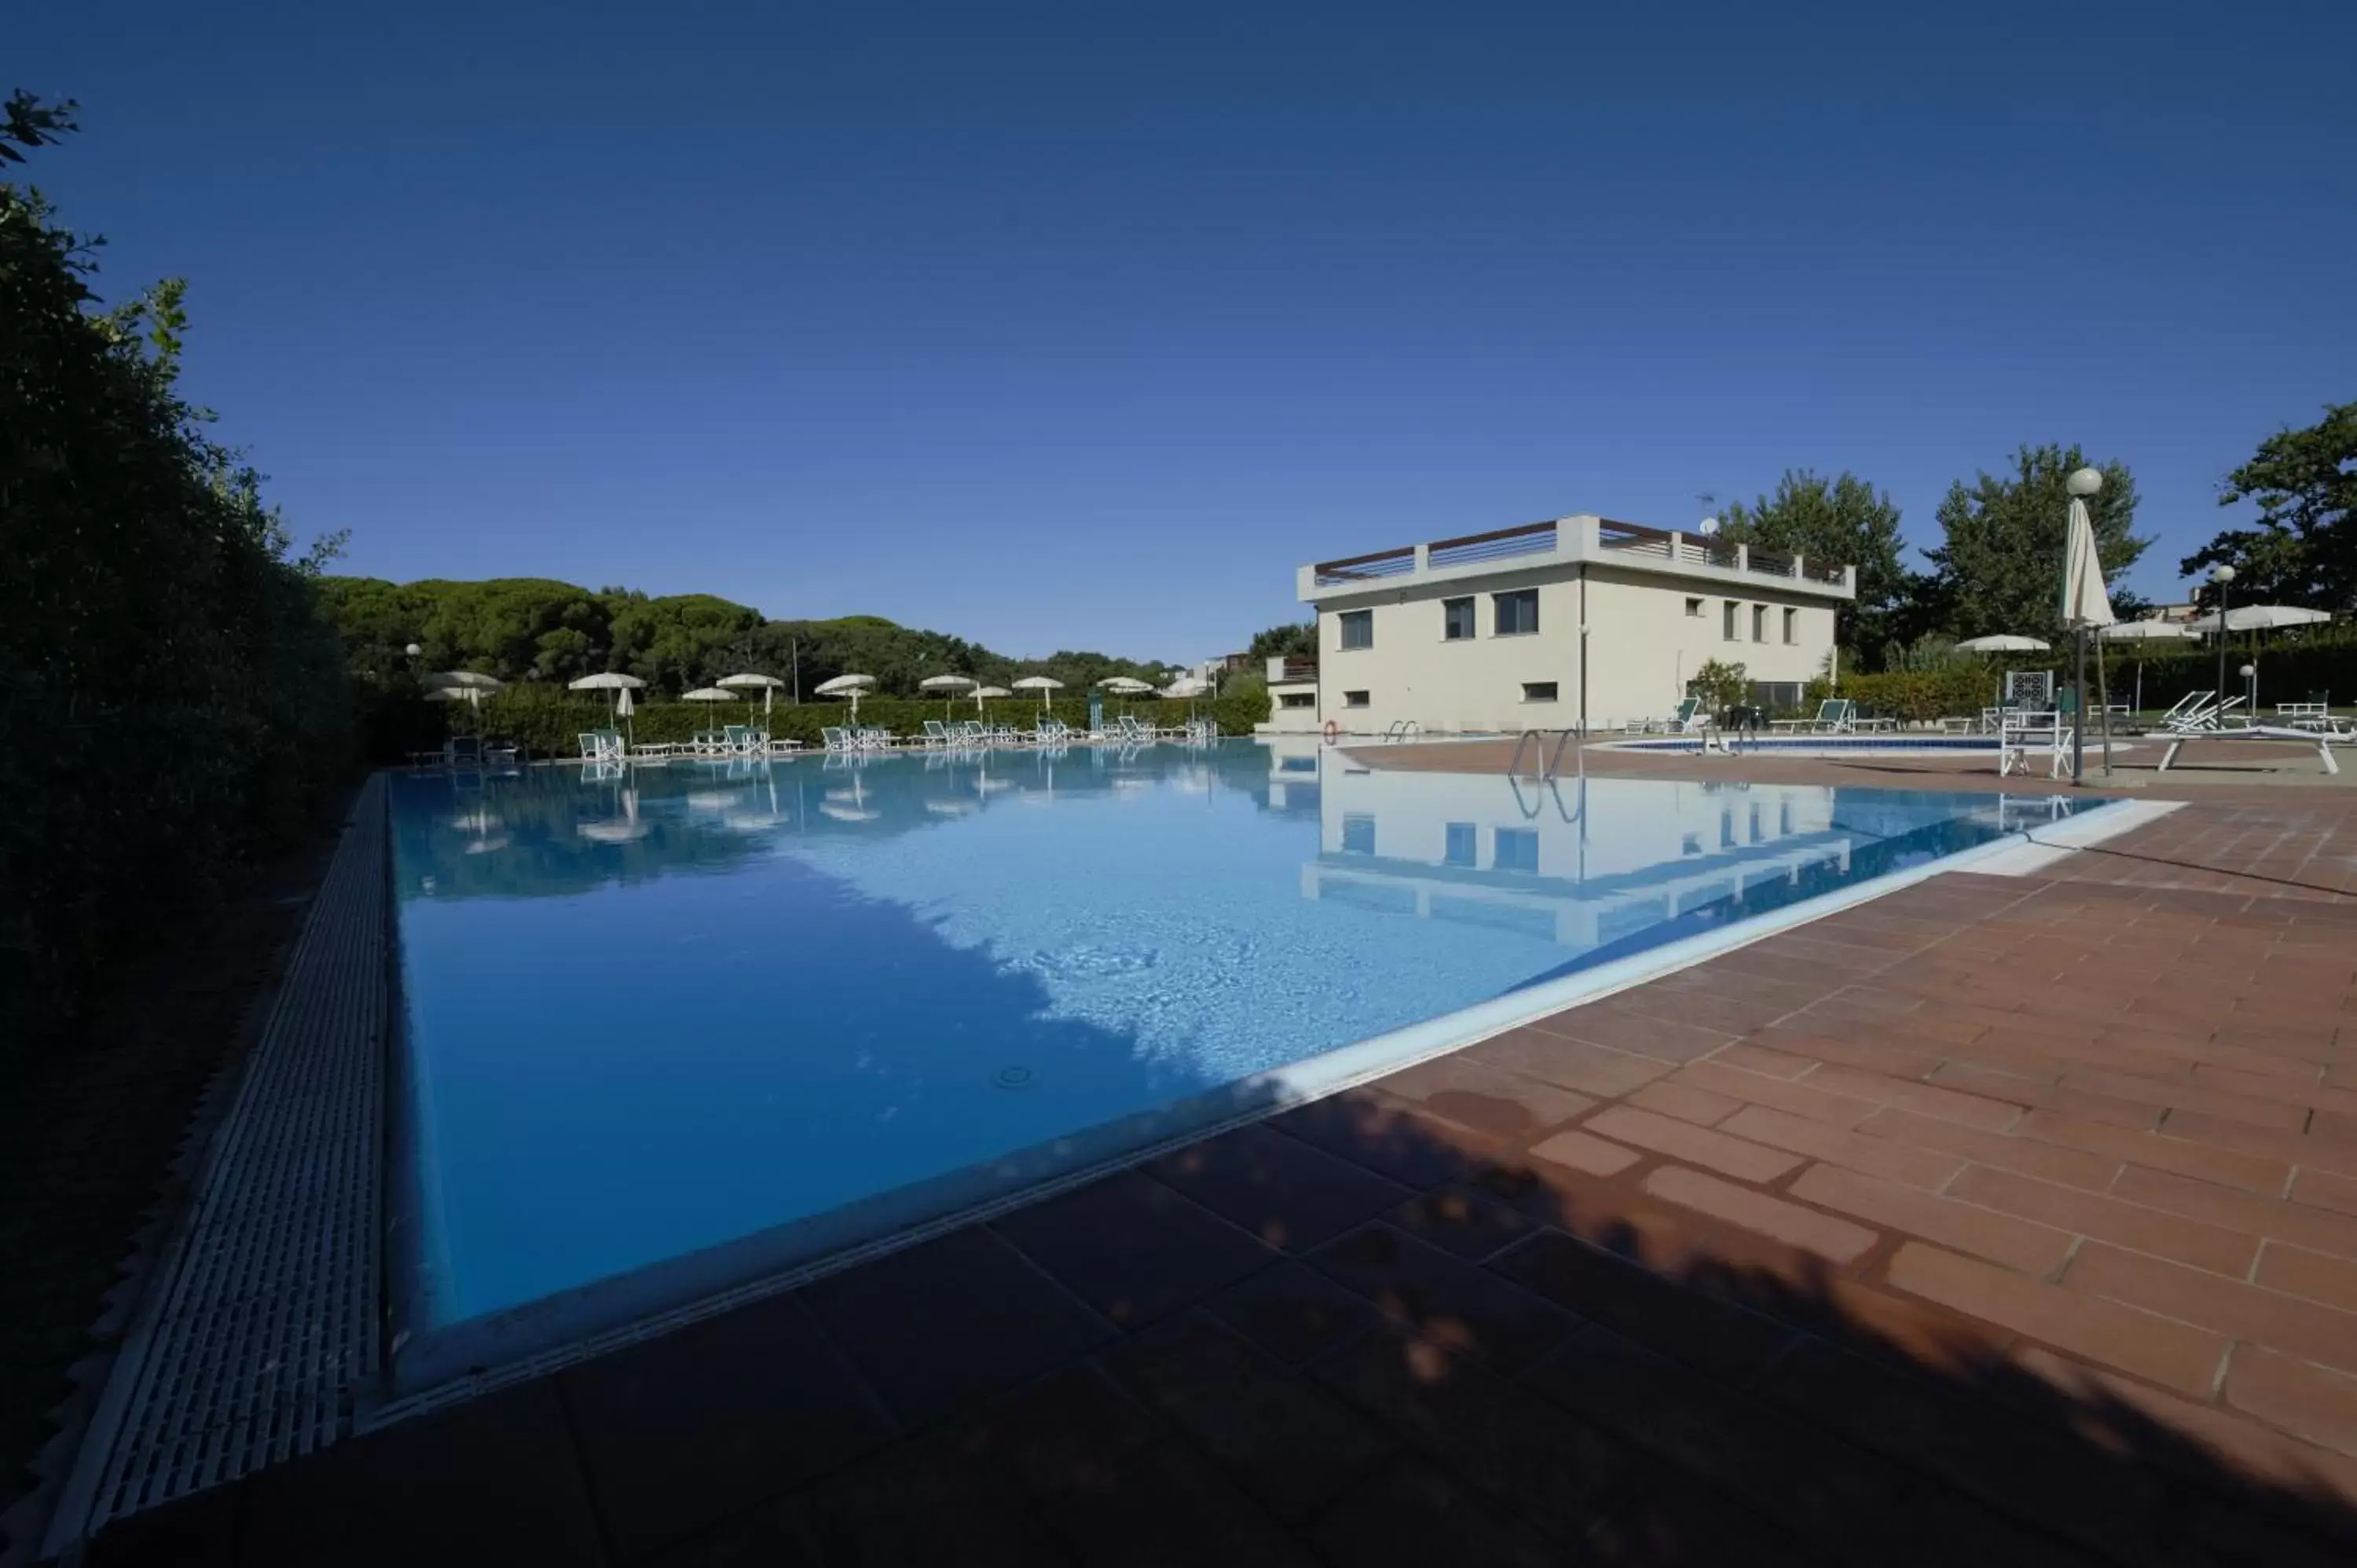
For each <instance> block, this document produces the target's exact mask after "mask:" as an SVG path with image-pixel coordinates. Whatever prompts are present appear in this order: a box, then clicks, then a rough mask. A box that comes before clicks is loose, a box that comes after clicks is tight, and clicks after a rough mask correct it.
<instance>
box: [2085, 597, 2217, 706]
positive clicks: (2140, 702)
mask: <svg viewBox="0 0 2357 1568" xmlns="http://www.w3.org/2000/svg"><path fill="white" fill-rule="evenodd" d="M2096 636H2097V637H2098V639H2101V640H2102V641H2104V642H2133V643H2135V644H2136V712H2138V713H2142V712H2144V645H2145V644H2146V643H2147V642H2191V641H2192V640H2193V639H2194V634H2193V633H2192V632H2190V631H2188V630H2186V629H2185V628H2183V627H2182V626H2180V625H2179V624H2178V623H2177V622H2175V621H2173V620H2115V621H2114V622H2113V623H2112V624H2111V625H2109V626H2107V627H2105V628H2104V629H2103V630H2102V631H2100V632H2098V633H2097V634H2096Z"/></svg>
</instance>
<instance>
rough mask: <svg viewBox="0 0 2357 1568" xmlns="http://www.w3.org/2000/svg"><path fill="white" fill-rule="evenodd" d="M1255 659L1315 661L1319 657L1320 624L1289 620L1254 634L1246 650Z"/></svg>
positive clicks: (1310, 621) (1312, 621)
mask: <svg viewBox="0 0 2357 1568" xmlns="http://www.w3.org/2000/svg"><path fill="white" fill-rule="evenodd" d="M1244 651H1245V653H1246V654H1247V655H1249V656H1250V657H1252V658H1254V659H1315V658H1316V657H1318V623H1317V622H1316V621H1314V620H1289V621H1286V622H1284V623H1282V624H1281V625H1277V626H1272V627H1269V628H1265V629H1264V630H1261V631H1256V632H1254V633H1253V639H1252V645H1251V646H1250V647H1248V648H1247V649H1245V650H1244Z"/></svg>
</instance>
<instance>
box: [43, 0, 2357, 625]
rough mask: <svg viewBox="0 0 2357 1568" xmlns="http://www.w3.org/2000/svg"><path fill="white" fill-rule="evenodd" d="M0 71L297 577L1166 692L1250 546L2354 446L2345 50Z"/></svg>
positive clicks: (2179, 485)
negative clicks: (382, 584) (938, 653)
mask: <svg viewBox="0 0 2357 1568" xmlns="http://www.w3.org/2000/svg"><path fill="white" fill-rule="evenodd" d="M6 31H7V34H8V42H9V45H10V48H8V50H7V54H6V60H5V72H0V78H5V80H0V87H5V86H9V85H21V86H25V87H27V88H31V89H34V90H36V91H43V92H46V93H53V94H59V95H66V96H71V97H75V98H78V99H80V100H81V105H82V113H81V119H82V122H83V124H84V126H85V130H84V134H82V135H81V136H80V137H78V138H76V139H75V140H74V141H73V142H72V143H71V144H70V145H68V146H67V147H65V148H63V149H59V150H56V151H53V152H50V153H47V154H44V155H42V156H40V157H39V160H38V164H37V165H36V166H35V170H34V173H35V177H37V178H38V181H39V182H40V183H41V184H42V185H43V186H44V187H45V188H48V190H49V192H50V193H51V195H52V196H53V197H54V198H56V199H58V200H59V203H60V204H61V206H62V207H63V209H64V210H65V212H66V214H67V215H68V217H69V218H70V220H73V221H74V222H75V223H77V224H78V225H79V226H81V227H82V228H84V229H88V230H93V231H101V232H103V233H105V234H106V235H107V236H108V237H109V239H110V241H111V244H110V246H109V248H108V251H107V252H106V261H105V266H106V272H105V274H104V279H103V282H104V285H105V286H106V288H107V290H108V292H109V293H110V294H120V293H123V292H127V291H128V290H129V289H130V288H132V287H133V286H134V285H136V284H138V283H141V282H144V281H145V280H148V279H151V278H154V277H156V276H159V275H164V274H184V275H186V276H187V277H188V279H189V280H190V284H191V307H192V309H193V311H194V314H195V319H196V332H195V335H194V337H193V338H192V341H191V345H190V349H189V361H188V385H189V387H190V388H191V390H192V392H193V394H194V395H195V396H197V397H198V398H199V400H200V401H203V402H206V403H210V404H212V405H213V406H215V407H217V408H219V409H220V410H221V411H222V414H223V419H222V423H221V431H222V433H223V435H224V436H225V437H226V438H227V439H230V440H231V441H234V442H237V443H240V444H242V445H243V446H247V447H248V448H249V449H250V450H251V452H252V454H253V457H254V459H255V461H256V462H257V463H258V465H259V466H260V467H262V468H263V469H264V471H265V472H267V473H268V474H270V475H271V476H272V478H273V483H272V487H271V489H272V493H273V495H274V498H275V499H277V500H279V501H280V502H281V503H282V504H283V505H284V506H285V509H286V511H287V513H288V515H289V519H290V521H292V523H293V524H294V526H295V528H296V532H297V533H298V534H300V535H308V534H310V533H313V532H319V531H323V530H326V529H331V528H339V527H348V528H350V530H351V535H352V538H351V546H350V554H349V556H348V558H347V560H346V562H345V565H344V569H346V570H350V571H355V572H363V573H370V574H374V575H383V576H388V577H394V578H410V577H419V576H427V575H442V576H484V575H510V574H533V575H549V576H559V577H567V578H571V579H574V580H576V581H578V582H583V583H587V584H591V585H600V584H608V583H626V584H630V585H638V586H641V587H645V588H648V589H651V590H653V591H656V592H683V591H689V590H698V589H703V590H711V591H715V592H718V593H723V594H726V595H729V596H733V597H736V598H739V599H743V600H747V601H749V602H751V603H754V604H757V605H759V607H761V608H763V609H764V610H766V611H768V612H769V613H770V614H772V615H780V616H785V615H831V614H842V613H849V612H863V611H864V612H872V613H877V614H883V615H888V616H890V617H892V618H895V619H898V620H901V621H905V622H909V623H912V624H918V625H926V626H933V627H938V628H942V629H946V630H953V631H956V632H959V633H962V634H963V635H966V636H969V637H973V638H976V639H981V640H983V641H985V642H987V643H989V644H991V645H993V646H996V647H999V648H1002V649H1005V650H1007V651H1010V652H1016V653H1043V652H1046V651H1049V650H1051V649H1053V648H1056V647H1060V646H1063V647H1100V648H1104V649H1108V650H1115V651H1126V652H1131V653H1134V654H1137V655H1140V656H1147V655H1152V656H1162V657H1189V658H1191V657H1199V656H1200V655H1203V654H1206V653H1211V652H1214V651H1218V650H1223V649H1226V648H1230V647H1233V646H1238V645H1240V644H1241V642H1242V641H1243V638H1244V637H1245V635H1247V634H1248V633H1249V632H1251V631H1252V630H1253V629H1254V628H1257V627H1260V626H1263V625H1265V624H1267V623H1269V622H1271V621H1275V620H1278V619H1281V618H1292V617H1293V616H1295V615H1296V614H1297V606H1296V605H1295V604H1294V602H1293V599H1292V580H1293V579H1292V569H1293V567H1294V565H1295V564H1297V562H1301V561H1307V560H1311V559H1315V558H1320V557H1326V556H1332V555H1337V554H1343V553H1358V552H1360V551H1361V550H1369V549H1375V548H1379V547H1383V546H1387V545H1392V544H1398V543H1405V542H1409V541H1411V540H1415V539H1419V538H1431V537H1437V536H1441V535H1445V534H1450V533H1457V532H1469V531H1474V530H1479V529H1483V528H1490V527H1499V526H1504V525H1507V524H1511V523H1515V522H1522V521H1530V520H1534V519H1537V518H1542V517H1548V516H1554V515H1557V514H1560V513H1564V512H1571V511H1599V512H1602V513H1604V514H1606V515H1608V516H1616V517H1623V518H1628V519H1631V520H1634V521H1648V522H1655V523H1664V524H1675V523H1680V522H1686V521H1692V520H1693V519H1695V518H1696V517H1698V516H1700V515H1701V508H1700V506H1699V504H1698V502H1697V500H1696V499H1695V498H1696V496H1697V495H1698V494H1699V493H1701V492H1706V491H1708V492H1713V493H1715V494H1716V495H1717V497H1718V498H1719V499H1720V500H1721V502H1722V503H1723V502H1724V501H1725V500H1727V499H1731V498H1735V497H1738V496H1741V497H1749V496H1750V495H1753V494H1755V493H1757V492H1758V491H1760V490H1761V489H1765V488H1767V487H1769V486H1770V485H1771V484H1772V483H1773V482H1774V480H1775V478H1776V477H1777V475H1778V474H1779V472H1780V471H1781V470H1782V469H1783V468H1784V467H1788V466H1792V467H1810V466H1813V467H1818V468H1820V469H1825V470H1835V469H1839V468H1842V467H1849V468H1854V469H1856V470H1857V471H1858V472H1859V473H1861V474H1863V475H1865V476H1867V478H1870V479H1872V480H1873V481H1874V482H1875V483H1877V484H1878V485H1881V486H1884V487H1886V488H1888V489H1889V490H1890V491H1891V492H1892V493H1893V495H1894V496H1895V497H1896V498H1897V499H1899V501H1900V503H1901V505H1902V506H1903V507H1904V508H1905V510H1906V514H1907V526H1908V531H1909V533H1910V537H1911V538H1913V539H1914V540H1915V541H1917V542H1928V541H1931V540H1932V539H1933V538H1934V536H1935V535H1936V528H1935V525H1934V524H1933V521H1932V509H1933V508H1934V506H1935V505H1936V504H1937V502H1938V499H1939V497H1940V495H1941V493H1942V492H1943V490H1944V489H1945V488H1946V487H1947V484H1948V482H1949V481H1950V480H1951V479H1953V478H1957V477H1960V476H1969V475H1970V474H1971V473H1972V472H1973V471H1974V470H1975V468H1976V467H1984V466H1986V467H1996V466H1997V465H2000V464H2001V463H2003V461H2004V460H2005V458H2006V456H2007V453H2008V452H2009V451H2010V450H2011V449H2012V448H2013V447H2014V446H2016V445H2017V444H2018V443H2020V442H2023V441H2046V440H2058V441H2064V442H2069V441H2074V440H2075V441H2079V442H2082V443H2083V444H2085V445H2086V446H2088V447H2089V448H2090V450H2091V451H2092V452H2093V453H2094V454H2095V455H2097V456H2103V457H2118V458H2120V459H2122V460H2124V461H2126V463H2127V464H2129V466H2130V467H2132V468H2133V469H2134V470H2135V471H2136V477H2137V480H2138V483H2139V486H2140V488H2141V489H2142V491H2143V495H2144V512H2143V515H2142V518H2141V520H2140V521H2142V523H2143V525H2144V527H2145V530H2146V532H2151V533H2154V534H2157V535H2158V540H2159V542H2158V543H2157V544H2156V545H2155V546H2154V548H2153V549H2152V551H2151V553H2149V554H2148V555H2147V558H2146V564H2145V566H2144V567H2142V568H2141V569H2140V570H2139V571H2138V572H2137V573H2136V575H2135V576H2134V578H2133V582H2134V584H2135V585H2136V587H2138V588H2139V589H2141V590H2142V591H2144V592H2145V593H2147V594H2148V595H2154V596H2174V595H2175V593H2176V592H2177V586H2178V585H2177V575H2176V563H2177V560H2178V558H2179V556H2180V555H2181V554H2183V553H2185V552H2186V551H2188V550H2189V549H2190V548H2191V547H2192V546H2193V545H2195V544H2197V543H2198V542H2201V540H2203V539H2206V538H2207V537H2208V536H2209V534H2210V533H2211V532H2214V531H2215V530H2216V529H2217V528H2218V527H2219V526H2220V525H2221V524H2222V521H2224V519H2225V516H2226V515H2227V514H2222V513H2221V512H2220V510H2218V508H2217V506H2216V504H2215V498H2216V486H2217V481H2218V478H2219V476H2220V475H2221V474H2222V472H2223V471H2224V470H2225V469H2227V468H2228V467H2231V466H2233V464H2234V463H2236V462H2237V461H2239V460H2240V459H2242V458H2243V457H2244V456H2247V455H2248V453H2249V452H2250V449H2251V447H2252V446H2253V445H2254V444H2255V442H2256V441H2257V440H2258V439H2259V438H2261V437H2262V436H2264V435H2266V434H2267V433H2268V432H2269V431H2271V430H2273V429H2275V428H2276V427H2277V426H2279V425H2282V424H2309V423H2312V422H2313V421H2314V420H2315V418H2316V417H2317V415H2318V413H2319V407H2320V405H2321V404H2323V403H2325V402H2327V401H2328V400H2330V401H2347V400H2349V399H2351V398H2357V310H2352V307H2351V306H2352V296H2351V294H2350V286H2351V285H2350V279H2351V273H2350V268H2351V264H2352V263H2351V258H2352V255H2357V158H2352V156H2351V146H2352V134H2357V132H2352V121H2351V118H2350V114H2351V109H2350V102H2349V97H2348V92H2349V85H2348V82H2349V79H2348V75H2347V73H2348V70H2349V69H2350V65H2349V62H2350V60H2351V59H2352V58H2357V6H2352V5H2348V4H2346V3H2341V4H2324V3H2318V4H2305V5H2283V4H2276V3H2270V0H2256V3H2246V4H2236V5H2217V4H2201V5H2169V4H2167V3H2165V0H2160V3H2144V4H2135V5H2115V6H2110V7H2096V6H2072V5H2034V6H1997V5H1946V6H1921V5H1892V4H1889V3H1888V0H1882V3H1879V4H1876V5H1862V6H1848V7H1840V8H1835V7H1824V6H1815V7H1812V6H1800V7H1785V6H1779V5H1759V4H1756V3H1749V4H1743V5H1727V6H1716V5H1686V6H1672V5H1660V6H1635V5H1582V4H1573V3H1570V0H1558V3H1555V4H1545V5H1525V6H1504V5H1479V4H1467V5H1431V4H1419V5H1390V4H1385V3H1383V0H1355V3H1352V4H1345V5H1282V4H1275V3H1261V4H1252V5H1224V4H1213V3H1209V0H1194V3H1189V4H1183V5H1152V4H1134V3H1131V0H1122V3H1119V4H1111V3H1105V0H1094V3H1090V4H1076V5H1058V6H1042V5H1022V4H1017V3H1010V4H1006V5H976V4H960V5H934V6H923V7H917V6H908V5H894V4H888V3H878V0H861V3H859V4H838V5H824V6H818V5H773V4H759V5H755V4H741V5H707V4H696V3H693V0H680V3H674V0H665V3H662V4H647V3H645V0H634V3H632V4H630V5H606V4H602V3H599V0H563V3H557V0H504V3H503V0H471V3H469V4H467V5H452V4H448V3H447V0H416V3H412V4H404V5H321V4H310V3H287V4H282V5H257V4H251V3H245V0H223V3H221V4H217V5H188V4H185V3H184V0H175V3H174V4H171V5H160V4H138V5H134V4H124V3H119V0H78V3H75V4H65V5H56V4H52V5H42V6H39V7H38V8H32V9H27V10H19V11H17V12H16V14H14V15H12V16H10V17H9V19H8V21H7V23H6Z"/></svg>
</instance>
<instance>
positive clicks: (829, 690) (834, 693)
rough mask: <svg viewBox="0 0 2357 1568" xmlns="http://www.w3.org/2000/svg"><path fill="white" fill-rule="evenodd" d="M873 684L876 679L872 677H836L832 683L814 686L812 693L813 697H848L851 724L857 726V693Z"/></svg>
mask: <svg viewBox="0 0 2357 1568" xmlns="http://www.w3.org/2000/svg"><path fill="white" fill-rule="evenodd" d="M875 684H876V677H875V676H873V675H837V676H836V677H835V678H834V680H832V681H822V682H819V683H818V684H817V685H816V686H814V687H813V688H812V692H813V694H814V695H816V696H821V697H849V698H850V699H851V722H852V723H853V724H857V723H858V722H859V693H862V692H865V691H866V690H867V689H868V688H869V687H870V686H873V685H875Z"/></svg>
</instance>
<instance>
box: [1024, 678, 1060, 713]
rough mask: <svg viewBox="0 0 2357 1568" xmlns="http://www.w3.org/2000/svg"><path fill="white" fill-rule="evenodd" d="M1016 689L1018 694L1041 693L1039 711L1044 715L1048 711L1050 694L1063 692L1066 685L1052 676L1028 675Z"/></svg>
mask: <svg viewBox="0 0 2357 1568" xmlns="http://www.w3.org/2000/svg"><path fill="white" fill-rule="evenodd" d="M1015 689H1016V690H1017V691H1018V692H1037V693H1039V711H1040V712H1041V713H1043V714H1044V713H1046V712H1047V711H1048V693H1050V692H1060V691H1062V690H1063V689H1064V683H1063V682H1061V681H1059V680H1057V679H1056V678H1055V677H1054V676H1052V675H1026V676H1024V677H1023V679H1021V680H1020V681H1017V682H1015Z"/></svg>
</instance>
